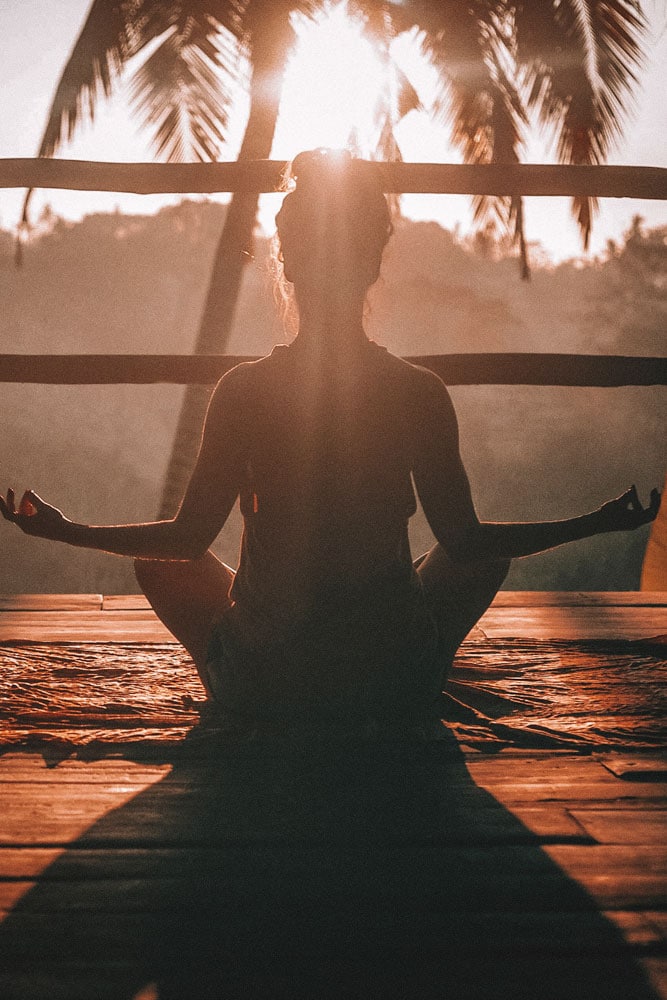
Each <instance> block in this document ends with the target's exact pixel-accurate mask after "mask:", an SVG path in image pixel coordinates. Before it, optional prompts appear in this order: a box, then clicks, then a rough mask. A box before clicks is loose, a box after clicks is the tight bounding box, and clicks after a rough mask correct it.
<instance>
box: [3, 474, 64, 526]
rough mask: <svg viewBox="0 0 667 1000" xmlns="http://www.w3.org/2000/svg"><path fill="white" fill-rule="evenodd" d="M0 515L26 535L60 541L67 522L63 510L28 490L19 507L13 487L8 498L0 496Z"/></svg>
mask: <svg viewBox="0 0 667 1000" xmlns="http://www.w3.org/2000/svg"><path fill="white" fill-rule="evenodd" d="M0 513H1V514H2V516H3V517H4V519H5V520H6V521H13V523H14V524H16V525H17V526H18V527H19V528H20V529H21V531H23V532H24V533H25V534H26V535H34V536H35V537H37V538H52V539H60V538H61V537H62V527H63V525H64V524H66V522H67V518H66V517H65V516H64V514H63V512H62V511H61V510H58V508H57V507H52V506H51V505H50V504H48V503H46V501H44V500H42V498H41V497H40V496H38V495H37V493H34V492H33V491H32V490H26V491H25V493H24V494H23V497H22V498H21V502H20V503H19V505H18V507H17V506H16V499H15V497H14V490H13V489H11V487H10V488H9V489H8V490H7V496H6V497H3V496H1V495H0Z"/></svg>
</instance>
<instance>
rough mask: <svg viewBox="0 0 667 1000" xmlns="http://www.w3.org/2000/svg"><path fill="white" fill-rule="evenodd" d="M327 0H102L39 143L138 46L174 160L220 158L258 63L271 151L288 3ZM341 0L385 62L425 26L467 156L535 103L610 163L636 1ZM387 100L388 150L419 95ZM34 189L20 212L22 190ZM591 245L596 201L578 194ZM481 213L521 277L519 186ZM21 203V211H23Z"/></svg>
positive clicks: (146, 112) (230, 249)
mask: <svg viewBox="0 0 667 1000" xmlns="http://www.w3.org/2000/svg"><path fill="white" fill-rule="evenodd" d="M326 7H327V0H171V2H169V0H94V2H93V4H92V6H91V9H90V12H89V14H88V17H87V20H86V22H85V24H84V27H83V29H82V31H81V34H80V36H79V38H78V40H77V42H76V44H75V46H74V49H73V51H72V54H71V56H70V58H69V60H68V62H67V64H66V66H65V69H64V71H63V74H62V77H61V80H60V82H59V84H58V87H57V89H56V93H55V96H54V99H53V104H52V107H51V110H50V113H49V116H48V120H47V125H46V129H45V133H44V137H43V140H42V143H41V146H40V150H39V155H41V156H51V155H53V154H54V153H55V152H57V150H58V149H59V148H60V146H61V144H62V142H63V140H64V139H66V138H71V136H72V135H73V133H74V131H75V130H76V127H77V126H78V124H79V122H80V121H81V120H82V118H83V117H85V115H86V114H89V115H90V116H92V115H93V113H94V109H95V105H96V101H97V99H98V97H99V96H100V95H101V94H102V95H105V96H108V95H109V94H110V93H111V91H112V89H113V86H114V84H115V83H116V81H117V80H118V79H119V76H120V72H121V70H122V69H123V68H124V67H125V66H126V64H127V63H128V62H129V60H130V59H133V58H134V57H137V56H139V54H140V53H142V52H144V51H145V50H146V49H147V48H148V49H150V47H151V46H153V49H152V51H151V52H150V54H149V55H148V56H147V58H145V60H144V61H143V63H141V65H140V66H139V68H138V69H137V70H136V71H135V73H134V76H133V80H132V87H131V96H132V100H133V104H134V105H135V108H136V110H137V111H138V112H139V113H140V114H141V115H142V116H143V118H144V121H145V124H146V125H147V127H148V128H150V129H152V130H153V132H154V143H155V147H156V152H157V153H158V155H160V156H163V157H165V158H167V159H185V158H189V159H196V160H205V159H215V158H217V156H218V152H219V150H220V148H221V146H222V145H223V143H224V140H225V137H226V133H227V126H228V119H229V114H230V108H231V104H232V99H233V94H234V89H235V88H236V87H238V84H239V82H240V80H241V78H242V76H243V60H242V54H245V55H246V56H247V57H248V60H249V65H250V78H249V84H248V85H249V91H250V112H249V117H248V122H247V125H246V129H245V135H244V138H243V142H242V145H241V150H240V153H239V159H244V158H257V159H263V158H268V157H269V156H270V153H271V146H272V142H273V136H274V132H275V126H276V121H277V117H278V112H279V108H280V94H281V84H282V79H283V77H284V73H285V68H286V65H287V60H288V58H289V54H290V49H291V47H292V44H293V42H294V37H295V36H294V28H293V21H292V18H293V15H294V14H299V13H300V14H304V15H306V16H313V15H314V14H315V13H316V12H318V11H320V10H322V9H325V8H326ZM348 9H349V11H350V13H351V14H352V15H353V16H356V17H358V18H359V19H360V21H361V24H362V25H363V27H364V30H365V32H366V33H367V34H368V36H369V37H370V38H371V39H372V40H373V41H374V43H375V44H376V46H377V48H378V51H379V52H380V53H381V54H382V55H383V57H384V58H385V59H388V56H389V47H390V43H391V40H392V39H393V37H394V36H395V35H398V34H400V33H402V32H406V31H412V32H415V33H416V34H417V37H418V39H419V42H420V45H421V48H422V51H423V53H424V55H425V57H426V58H427V59H429V60H430V61H431V62H432V63H433V65H434V66H435V67H436V68H437V71H438V77H439V81H440V90H439V93H438V95H437V98H436V100H435V102H434V105H433V108H432V111H433V114H434V115H435V116H436V117H437V118H439V119H440V120H441V121H442V122H443V124H444V123H447V124H449V125H450V126H451V133H452V138H453V141H454V143H455V144H456V145H457V146H458V148H459V149H460V151H461V153H462V156H463V159H464V161H465V162H469V163H516V162H518V161H519V159H520V150H521V143H522V140H523V137H524V136H525V134H526V130H527V128H528V125H529V121H530V115H531V113H533V114H534V115H535V116H536V117H537V120H538V121H539V123H540V124H541V125H542V126H544V127H545V128H546V129H547V130H549V131H550V133H551V134H552V135H553V136H555V138H556V142H557V154H558V158H559V160H560V161H561V162H563V163H575V164H591V165H594V164H598V163H602V162H604V160H605V158H606V156H607V153H608V151H609V147H610V143H611V141H612V139H614V138H615V137H616V136H617V134H618V133H619V131H620V128H621V125H622V122H623V109H624V102H625V99H626V98H627V96H628V94H629V92H630V91H631V89H632V86H633V85H634V84H635V83H636V70H637V67H638V65H639V63H640V58H641V48H640V42H641V36H642V31H643V29H644V24H645V22H644V17H643V15H642V12H641V8H640V5H639V3H638V2H634V0H473V2H466V3H461V2H460V0H402V2H391V0H348ZM399 84H400V85H399V88H398V91H397V92H396V94H395V99H394V100H393V101H388V102H385V103H384V104H383V106H382V108H381V113H382V114H383V115H384V123H383V126H382V128H381V130H380V137H381V138H380V150H381V152H382V153H384V155H385V156H386V155H387V154H388V153H390V152H391V151H392V150H393V154H394V155H396V154H397V153H398V149H397V146H396V144H395V142H394V140H393V132H392V125H393V124H395V122H396V121H397V120H398V119H399V118H400V117H401V115H403V114H405V113H407V111H409V110H411V109H412V108H415V107H417V106H418V105H419V99H418V97H417V95H416V93H415V91H414V89H413V88H412V87H411V85H410V84H409V81H407V80H406V79H405V78H404V77H401V78H400V80H399ZM28 199H29V195H28V198H27V199H26V210H27V202H28ZM573 209H574V212H575V216H576V218H577V221H578V223H579V226H580V229H581V232H582V236H583V240H584V245H587V243H588V238H589V234H590V229H591V223H592V217H593V213H594V210H595V203H594V201H593V200H592V199H588V198H575V199H574V202H573ZM256 210H257V196H256V195H254V194H248V193H236V194H235V195H234V196H233V197H232V200H231V201H230V203H229V206H228V210H227V215H226V219H225V224H224V228H223V231H222V234H221V237H220V242H219V244H218V248H217V251H216V255H215V258H214V263H213V269H212V275H211V281H210V285H209V291H208V295H207V299H206V303H205V307H204V312H203V316H202V321H201V327H200V331H199V336H198V339H197V344H196V347H195V352H196V353H202V354H206V353H216V352H218V351H224V349H225V345H226V343H227V341H228V336H229V331H230V329H231V323H232V319H233V314H234V308H235V304H236V300H237V297H238V291H239V287H240V283H241V278H242V270H243V262H244V260H246V259H247V257H246V256H245V254H244V251H245V252H247V251H249V250H250V248H251V245H252V234H253V228H254V222H255V217H256ZM474 211H475V217H476V218H477V220H479V221H480V222H482V221H488V220H489V219H495V220H496V221H497V222H499V223H500V224H501V225H502V226H505V227H507V226H509V227H511V229H512V230H513V232H514V236H515V239H516V241H517V243H518V244H519V247H520V252H521V260H522V266H523V273H524V275H526V276H527V273H528V265H527V258H526V247H525V240H524V237H523V206H522V202H521V199H518V198H515V199H497V198H496V199H490V198H486V197H478V198H476V199H475V202H474ZM25 218H26V212H24V219H25ZM206 402H207V395H206V393H205V392H203V391H202V390H201V389H198V388H197V387H190V389H189V390H188V391H187V393H186V398H185V402H184V406H183V410H182V413H181V420H180V422H179V428H178V431H177V435H176V441H175V444H174V449H173V453H172V460H171V463H170V468H169V471H168V474H167V483H166V487H165V493H164V496H163V501H162V508H161V511H160V514H161V515H162V516H168V515H170V514H171V513H173V510H174V508H175V506H176V503H177V502H178V499H179V498H180V495H181V493H182V488H183V485H184V483H185V481H186V480H187V476H188V474H189V471H190V468H191V466H192V462H193V460H194V452H195V451H196V443H197V441H198V438H199V433H200V429H201V422H202V418H203V414H204V410H205V407H206Z"/></svg>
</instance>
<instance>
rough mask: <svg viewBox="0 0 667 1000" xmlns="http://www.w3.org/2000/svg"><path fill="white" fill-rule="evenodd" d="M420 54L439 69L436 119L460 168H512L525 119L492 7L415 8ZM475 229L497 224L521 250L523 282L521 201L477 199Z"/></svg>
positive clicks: (525, 263)
mask: <svg viewBox="0 0 667 1000" xmlns="http://www.w3.org/2000/svg"><path fill="white" fill-rule="evenodd" d="M421 7H422V8H423V16H422V18H421V20H420V24H419V27H420V28H421V29H422V34H421V36H420V38H421V48H422V51H423V52H424V54H425V55H426V57H427V58H428V59H429V60H430V62H431V63H432V64H433V66H434V67H435V68H436V69H437V71H438V74H439V78H440V83H441V90H440V93H439V95H438V96H437V98H436V107H435V112H436V114H437V115H438V116H439V117H440V118H441V119H442V120H443V121H446V122H448V124H449V125H450V128H451V136H452V142H453V143H454V145H456V146H458V148H459V149H460V150H461V153H462V155H463V159H464V161H465V162H466V163H517V162H519V150H520V147H521V142H522V138H523V133H524V130H525V127H526V125H527V114H526V110H525V107H524V104H523V101H522V99H521V96H520V94H519V91H518V89H517V87H516V85H515V83H514V80H513V61H512V58H511V53H510V52H509V51H508V48H507V44H506V39H505V36H504V30H503V25H504V22H503V19H502V18H501V17H499V13H498V8H499V5H498V4H494V3H487V4H477V5H469V4H457V3H454V2H453V0H447V2H444V3H441V4H433V3H432V4H425V3H423V4H421ZM473 218H474V221H475V222H476V224H478V225H483V224H487V225H488V224H489V223H490V222H491V220H494V228H495V227H496V226H497V225H498V224H500V225H501V226H502V228H503V229H505V230H509V231H510V232H512V235H513V239H514V241H515V242H516V244H517V245H518V247H519V252H520V259H521V273H522V276H523V277H528V275H529V273H530V272H529V267H528V260H527V249H526V240H525V236H524V230H523V204H522V202H521V199H520V198H492V197H487V196H478V197H476V198H474V200H473Z"/></svg>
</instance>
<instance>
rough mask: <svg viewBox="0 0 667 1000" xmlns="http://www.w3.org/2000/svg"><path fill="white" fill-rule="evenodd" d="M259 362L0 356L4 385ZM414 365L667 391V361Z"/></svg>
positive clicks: (555, 357)
mask: <svg viewBox="0 0 667 1000" xmlns="http://www.w3.org/2000/svg"><path fill="white" fill-rule="evenodd" d="M252 360H256V357H255V356H252V357H251V356H240V355H238V356H237V355H234V356H232V355H190V354H187V355H183V354H174V355H170V354H0V382H19V383H23V384H31V383H32V384H34V383H37V384H40V385H125V384H132V385H155V384H171V385H214V384H215V383H216V382H217V381H218V379H219V378H220V377H221V376H222V375H223V374H224V373H225V372H227V371H229V370H230V369H231V368H234V367H235V366H236V365H237V364H239V363H240V362H242V361H252ZM406 360H408V361H411V362H414V363H415V364H419V365H421V366H422V367H425V368H429V369H430V370H431V371H433V372H435V373H436V374H437V375H439V376H440V377H441V378H442V379H443V380H444V381H445V382H446V383H447V384H448V385H544V386H553V385H560V386H571V387H584V386H599V387H615V386H623V385H667V358H659V357H654V358H646V357H623V356H619V355H597V354H535V353H529V352H522V353H517V352H515V353H494V354H482V353H475V354H429V355H409V356H408V357H407V359H406Z"/></svg>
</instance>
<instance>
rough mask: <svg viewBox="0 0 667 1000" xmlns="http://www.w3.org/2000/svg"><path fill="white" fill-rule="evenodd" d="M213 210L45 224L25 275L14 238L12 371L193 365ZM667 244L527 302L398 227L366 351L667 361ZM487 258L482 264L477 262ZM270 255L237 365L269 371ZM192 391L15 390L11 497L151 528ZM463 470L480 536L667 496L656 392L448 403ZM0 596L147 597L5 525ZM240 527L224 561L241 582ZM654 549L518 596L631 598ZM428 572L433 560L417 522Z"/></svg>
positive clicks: (550, 282) (534, 576) (515, 281)
mask: <svg viewBox="0 0 667 1000" xmlns="http://www.w3.org/2000/svg"><path fill="white" fill-rule="evenodd" d="M223 217H224V208H222V207H221V206H219V205H216V204H212V203H207V202H196V201H184V202H182V203H181V204H179V205H177V206H174V207H170V208H165V209H163V210H162V211H161V212H159V213H158V214H157V215H155V216H146V217H142V216H131V217H130V216H123V215H120V214H115V215H114V214H104V215H101V214H100V215H93V216H89V217H87V218H85V219H84V220H83V221H81V222H79V223H76V224H71V223H67V222H64V221H63V220H60V219H57V218H49V217H48V216H47V217H45V218H44V219H43V220H42V223H41V228H42V232H41V234H40V235H39V236H38V237H36V238H35V239H34V240H33V241H32V242H31V244H30V245H29V246H28V248H27V251H26V255H25V262H24V265H23V267H22V268H20V269H16V268H15V267H14V264H13V242H12V237H11V236H10V234H8V233H5V232H2V231H0V298H1V301H2V306H3V307H2V310H1V311H0V351H1V352H25V353H40V352H43V353H86V352H90V353H114V352H118V353H123V352H131V353H142V352H146V353H172V352H173V353H180V352H183V353H187V352H189V351H191V350H192V347H193V344H194V340H195V335H196V330H197V324H198V320H199V315H200V312H201V308H202V304H203V298H204V294H205V290H206V285H207V282H208V272H209V267H210V263H211V257H212V254H213V250H214V246H215V241H216V239H217V236H218V233H219V230H220V227H221V224H222V221H223ZM666 235H667V232H666V230H664V229H663V230H654V231H650V232H644V231H643V229H642V227H641V224H640V223H639V222H637V224H636V225H635V226H634V228H633V230H632V231H631V232H630V233H629V234H628V236H627V239H626V242H625V243H624V244H623V245H622V246H619V247H610V248H609V254H608V256H607V258H606V259H605V260H604V261H600V262H597V263H593V264H589V265H586V266H581V265H580V264H577V263H566V264H562V265H560V266H558V267H539V268H536V269H535V271H534V273H533V277H532V280H531V281H530V282H522V281H520V279H519V276H518V268H517V264H516V261H515V260H513V259H511V258H508V257H506V256H504V255H503V253H502V252H501V249H500V248H498V247H497V246H495V245H493V244H491V245H489V244H488V243H487V244H481V243H479V244H478V246H477V247H476V248H475V245H474V244H471V245H465V244H463V243H461V242H460V241H458V240H457V239H456V238H455V236H454V235H453V234H452V233H450V232H447V231H446V230H443V229H442V228H441V227H440V226H438V225H437V224H435V223H415V222H407V221H400V222H399V223H398V225H397V227H396V233H395V235H394V237H393V240H392V243H391V244H390V247H389V249H388V253H387V259H386V262H385V267H384V270H383V275H382V277H381V279H380V282H379V284H378V286H377V288H376V289H375V291H374V293H373V296H372V301H371V305H370V310H369V317H368V324H369V326H368V328H369V333H370V335H371V336H372V337H373V338H374V339H376V340H378V341H379V342H381V343H384V344H386V345H387V346H388V347H389V348H390V349H391V350H393V351H396V352H398V353H405V354H417V353H434V352H448V351H454V352H459V351H505V350H506V351H573V352H574V351H579V352H582V353H598V352H599V353H621V354H660V353H663V351H664V341H663V339H662V338H663V336H664V329H665V319H666V318H667V315H666V314H667V301H666V297H665V289H666V288H667V248H666V246H665V237H666ZM480 246H481V249H482V250H483V251H484V252H479V250H480ZM266 253H267V246H266V242H265V241H263V240H259V241H258V246H257V253H256V256H255V261H254V263H253V264H251V265H249V266H248V268H247V271H246V277H245V285H244V292H243V297H242V301H241V303H240V306H239V310H238V315H237V319H236V324H235V328H234V331H233V336H232V340H231V342H230V344H229V345H228V351H229V352H230V353H250V354H253V353H257V354H259V353H264V352H267V351H269V350H270V349H271V347H272V346H273V344H274V343H277V342H279V341H282V340H284V339H285V336H284V334H283V332H282V327H281V322H280V320H279V318H278V316H277V315H276V310H275V307H274V304H273V295H272V290H271V285H270V280H269V277H268V267H267V266H266ZM181 395H182V390H181V389H179V388H176V387H163V386H156V387H134V386H120V387H108V388H107V387H104V388H99V387H71V388H70V387H51V386H12V385H10V386H3V387H2V402H3V425H4V426H3V434H2V436H1V438H0V469H1V472H0V478H1V480H2V488H5V487H6V485H7V484H12V485H14V487H15V488H16V489H22V488H23V487H26V486H29V487H32V488H34V489H36V490H37V491H38V492H40V493H42V494H43V495H44V496H45V497H46V498H47V499H49V500H50V501H51V502H54V503H56V504H57V505H58V506H61V507H62V508H63V509H64V510H65V512H66V513H67V514H68V515H69V516H72V517H74V518H77V519H81V520H86V521H88V522H91V523H95V522H96V523H104V522H129V521H134V520H145V519H151V518H153V517H154V516H155V513H156V510H157V507H158V502H159V496H160V490H161V484H162V477H163V475H164V471H165V468H166V463H167V459H168V455H169V450H170V446H171V441H172V437H173V432H174V426H175V421H176V417H177V414H178V408H179V405H180V399H181ZM452 395H453V398H454V400H455V403H456V407H457V412H458V414H459V421H460V425H461V439H462V449H463V453H464V458H465V461H466V464H467V466H468V469H469V472H470V476H471V480H472V483H473V489H474V495H475V498H476V502H477V505H478V509H479V512H480V515H481V516H482V517H484V518H486V519H495V520H502V519H515V520H529V519H538V518H539V519H543V518H556V517H564V516H568V515H570V514H575V513H579V512H582V511H584V510H586V509H589V508H591V507H594V506H597V505H598V504H599V503H601V502H602V501H603V500H604V499H606V498H607V497H609V496H610V495H613V494H616V493H619V492H621V491H622V490H623V489H624V488H625V487H626V486H627V485H629V484H630V483H631V482H636V483H637V486H638V488H639V489H640V492H641V493H642V495H643V496H645V497H646V496H647V494H648V490H649V488H650V487H651V486H652V485H654V484H660V483H661V482H662V481H663V479H664V465H665V450H664V440H665V416H666V415H667V394H666V393H665V390H664V389H662V388H657V389H653V388H648V389H647V388H638V389H607V390H603V389H599V390H595V389H557V388H554V389H541V388H509V387H503V386H498V387H471V388H462V387H459V388H454V389H452ZM0 531H2V540H1V542H0V590H2V591H9V592H11V591H17V592H18V591H91V590H92V591H106V592H114V591H115V592H125V591H131V590H134V589H135V585H134V580H133V576H132V571H131V566H130V564H129V561H128V560H122V559H117V558H114V557H110V556H107V555H103V554H97V553H90V552H85V551H84V550H75V549H67V548H64V547H62V546H58V545H55V544H52V543H48V542H40V541H35V540H33V539H25V538H23V536H21V535H20V534H19V533H18V532H15V531H12V530H11V529H10V526H4V525H0ZM238 531H239V524H238V516H237V515H235V516H234V517H233V518H232V519H231V521H230V524H229V525H227V526H226V528H225V530H224V532H223V534H222V537H221V540H220V541H219V543H218V549H219V551H220V552H221V553H222V555H223V557H224V558H225V559H226V560H227V561H229V562H231V563H235V561H236V553H237V550H238ZM645 541H646V529H644V530H643V531H641V532H637V533H635V534H633V535H616V536H607V537H605V538H601V539H595V540H592V541H584V542H580V543H577V544H576V545H570V546H566V547H564V548H562V549H559V550H556V551H554V552H551V553H546V554H544V555H542V556H538V557H532V558H530V559H525V560H518V561H517V562H516V563H515V565H514V567H513V569H512V573H511V576H510V578H509V580H508V583H507V586H509V587H514V588H521V589H524V588H525V589H532V588H545V589H600V590H603V589H631V588H634V587H636V586H637V585H638V580H639V570H640V565H641V558H642V553H643V548H644V545H645ZM413 544H414V549H415V552H417V551H420V550H422V549H424V548H426V547H427V546H428V545H430V544H431V539H430V534H429V532H428V529H427V528H426V526H425V524H424V522H423V519H421V518H419V517H417V518H415V523H414V528H413Z"/></svg>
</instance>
